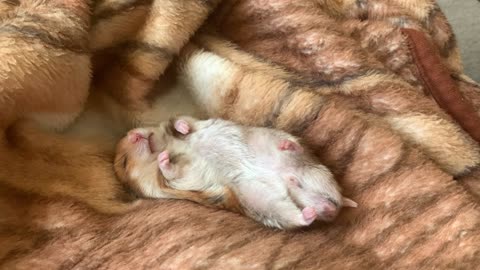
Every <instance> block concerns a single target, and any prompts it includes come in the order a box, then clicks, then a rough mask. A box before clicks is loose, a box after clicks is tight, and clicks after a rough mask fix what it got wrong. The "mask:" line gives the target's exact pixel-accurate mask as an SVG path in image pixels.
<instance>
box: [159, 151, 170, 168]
mask: <svg viewBox="0 0 480 270" xmlns="http://www.w3.org/2000/svg"><path fill="white" fill-rule="evenodd" d="M157 159H158V166H159V167H160V169H161V170H168V169H170V156H169V154H168V151H167V150H165V151H163V152H161V153H160V154H158V158H157Z"/></svg>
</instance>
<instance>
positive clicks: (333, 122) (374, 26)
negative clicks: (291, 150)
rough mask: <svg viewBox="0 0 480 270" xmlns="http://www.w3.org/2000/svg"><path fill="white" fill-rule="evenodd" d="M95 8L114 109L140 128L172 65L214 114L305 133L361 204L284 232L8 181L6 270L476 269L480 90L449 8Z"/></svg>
mask: <svg viewBox="0 0 480 270" xmlns="http://www.w3.org/2000/svg"><path fill="white" fill-rule="evenodd" d="M7 2H8V1H7ZM13 2H15V1H13ZM57 2H62V1H57ZM66 2H75V1H66ZM39 3H40V4H39V5H41V1H40V2H39ZM7 5H10V4H7ZM92 7H93V12H92V26H91V28H90V35H89V44H90V49H91V51H92V60H93V64H94V65H93V69H92V71H93V80H92V85H91V91H92V93H94V94H95V93H97V92H99V93H104V94H105V95H107V96H108V97H109V98H110V99H111V100H113V102H114V104H115V106H116V107H120V108H122V111H123V112H127V113H124V114H122V116H120V117H118V118H121V119H127V118H128V117H131V121H130V122H133V123H136V124H137V125H138V124H142V121H141V116H142V115H144V114H145V113H147V112H148V111H149V110H150V109H151V108H152V106H153V104H154V101H155V100H158V99H161V98H162V90H161V87H160V88H159V85H160V86H161V85H162V84H161V83H160V82H161V81H162V80H163V78H164V77H168V76H169V74H174V77H176V76H178V77H180V81H181V84H182V85H185V86H187V87H188V88H189V89H190V90H191V92H192V93H193V96H194V97H195V99H196V100H197V102H198V103H199V104H200V105H201V107H202V108H204V109H205V110H206V112H207V113H208V115H210V116H215V117H223V118H227V119H231V120H234V121H237V122H240V123H244V124H248V125H259V126H269V127H275V128H279V129H282V130H285V131H288V132H291V133H293V134H294V135H297V136H300V137H302V138H303V139H304V140H305V142H306V143H308V145H309V146H310V147H311V148H312V149H313V150H314V151H315V153H316V154H317V155H318V156H319V157H320V158H321V160H322V161H323V162H324V163H325V164H326V165H327V166H329V167H330V168H331V169H332V170H333V172H334V174H335V176H336V178H337V180H338V181H339V183H340V185H341V186H342V187H343V189H344V193H345V195H346V196H348V197H350V198H352V199H354V200H355V201H357V202H358V203H359V207H358V208H357V209H348V210H346V211H343V212H342V213H341V215H340V216H339V218H338V219H337V220H336V221H335V222H333V223H331V224H316V225H314V226H312V227H311V228H308V229H305V230H302V231H292V232H281V231H273V230H269V229H266V228H264V227H262V226H260V225H259V224H256V223H254V222H253V221H251V220H249V219H247V218H245V217H243V216H240V215H237V214H234V213H229V212H227V211H222V210H215V209H208V208H205V207H202V206H198V205H195V204H193V203H189V202H173V201H166V200H165V201H143V202H141V205H140V206H139V207H138V208H136V210H134V211H133V212H130V213H127V214H125V215H122V216H114V217H112V216H105V215H101V214H97V213H95V212H94V211H92V210H90V209H88V208H86V207H84V206H83V205H80V204H77V203H75V202H71V201H68V200H67V199H65V200H60V199H58V200H53V199H45V198H40V197H31V196H25V195H24V194H20V193H17V192H16V191H13V190H8V189H0V192H1V196H0V200H1V203H0V207H1V209H0V212H2V213H4V214H3V215H2V220H0V246H1V247H2V249H1V250H0V263H1V267H2V268H3V269H139V268H145V269H150V268H153V269H330V268H340V269H385V268H394V269H395V268H414V269H421V268H427V269H446V268H454V269H474V268H475V267H478V265H480V209H479V205H480V201H479V195H480V185H479V181H480V146H479V144H478V142H477V141H475V140H474V138H473V137H474V136H473V137H472V135H470V134H469V133H468V132H467V131H469V126H468V127H467V126H465V124H464V120H462V118H461V117H460V118H459V117H458V115H459V114H458V112H465V113H470V114H474V115H473V116H472V117H473V118H472V119H476V118H475V117H477V118H478V116H479V111H480V87H479V86H478V84H476V83H475V82H474V81H472V80H471V79H469V78H468V77H466V76H465V75H464V74H463V71H462V65H461V62H460V56H459V53H458V48H457V46H456V41H455V36H454V34H453V33H452V31H451V28H450V26H449V24H448V22H447V20H446V18H445V16H444V15H443V13H442V12H441V10H440V9H439V7H438V5H437V4H436V3H435V1H433V0H368V1H367V0H357V1H353V0H298V1H284V0H245V1H238V0H224V1H214V0H210V1H208V0H204V1H199V0H197V1H195V0H190V1H169V0H150V1H122V0H104V1H96V2H95V4H94V5H92ZM3 8H6V9H9V8H10V7H9V6H4V5H3V4H0V11H2V10H3ZM402 29H410V30H414V31H416V32H415V33H417V34H420V35H421V37H423V38H425V40H423V41H427V42H428V44H430V45H429V46H431V50H430V53H429V56H431V57H433V58H434V59H436V61H433V62H434V63H440V64H441V65H442V67H440V68H441V71H439V73H438V74H445V72H446V73H448V74H449V77H448V78H445V77H444V76H442V77H441V79H444V80H446V81H447V83H448V85H449V88H448V89H447V90H442V93H445V92H446V93H447V95H448V91H459V92H458V93H457V94H458V95H461V96H462V97H463V99H464V100H465V101H466V102H464V103H461V104H460V105H452V104H457V103H455V100H453V103H452V102H450V101H451V100H450V101H448V100H449V99H448V98H447V101H446V102H444V103H445V104H443V103H442V102H443V99H440V100H441V101H440V102H439V100H438V99H436V98H435V95H434V94H432V93H433V92H431V91H436V89H437V88H439V86H438V84H436V81H434V82H433V83H432V82H431V78H434V79H435V78H436V77H435V76H433V75H432V74H434V72H435V71H438V70H437V68H439V67H437V66H427V68H425V67H422V64H421V63H425V62H423V58H422V57H420V59H419V58H418V55H417V56H415V46H414V45H415V39H413V40H412V37H411V36H409V35H408V34H405V31H402ZM65 35H68V33H65ZM42 37H43V36H41V35H40V36H37V38H40V39H41V38H42ZM47 41H48V42H51V43H52V44H53V45H52V46H56V45H58V43H56V42H57V40H47ZM69 41H71V40H69ZM58 42H63V43H62V44H65V42H64V41H62V40H60V41H58ZM412 42H413V43H414V44H413V45H412ZM82 44H83V43H82ZM82 46H83V45H82ZM71 47H72V48H73V49H75V48H76V45H75V43H73V44H71ZM437 61H438V62H437ZM432 70H433V73H432ZM159 78H160V79H159ZM437 79H438V78H437ZM429 80H430V83H428V81H429ZM452 108H453V109H452ZM465 108H469V110H470V111H467V112H466V111H465ZM452 110H453V111H455V113H453V114H452V113H451V111H452ZM132 115H133V116H132ZM127 116H128V117H127ZM460 116H461V114H460ZM125 121H127V120H125ZM478 124H480V123H478ZM467 125H471V124H467Z"/></svg>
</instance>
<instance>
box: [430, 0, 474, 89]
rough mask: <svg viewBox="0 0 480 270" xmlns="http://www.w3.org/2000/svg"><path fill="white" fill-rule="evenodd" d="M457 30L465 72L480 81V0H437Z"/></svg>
mask: <svg viewBox="0 0 480 270" xmlns="http://www.w3.org/2000/svg"><path fill="white" fill-rule="evenodd" d="M437 2H438V3H439V5H440V7H441V8H442V10H443V12H444V13H445V15H446V16H447V18H448V19H449V21H450V24H451V25H452V27H453V30H454V31H455V34H456V36H457V40H458V43H459V46H460V52H461V54H462V59H463V65H464V67H465V73H466V74H467V75H469V76H470V77H472V79H474V80H476V81H477V82H480V1H479V0H437Z"/></svg>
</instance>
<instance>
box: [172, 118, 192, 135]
mask: <svg viewBox="0 0 480 270" xmlns="http://www.w3.org/2000/svg"><path fill="white" fill-rule="evenodd" d="M174 127H175V130H176V131H178V132H180V133H182V134H183V135H187V134H188V133H190V126H189V125H188V122H187V121H185V120H177V121H175V124H174Z"/></svg>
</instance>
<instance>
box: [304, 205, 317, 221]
mask: <svg viewBox="0 0 480 270" xmlns="http://www.w3.org/2000/svg"><path fill="white" fill-rule="evenodd" d="M302 215H303V219H305V222H307V225H310V224H312V222H313V221H314V220H315V219H316V218H317V211H315V208H313V207H305V208H303V210H302Z"/></svg>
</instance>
